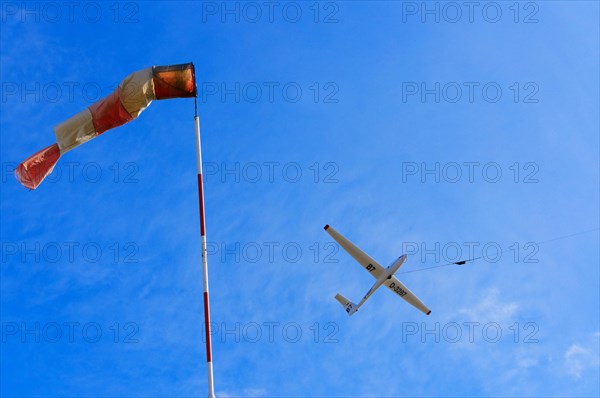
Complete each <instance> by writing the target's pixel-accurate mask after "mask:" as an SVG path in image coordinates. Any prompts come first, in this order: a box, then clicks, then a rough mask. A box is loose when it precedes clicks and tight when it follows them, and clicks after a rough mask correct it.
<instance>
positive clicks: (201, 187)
mask: <svg viewBox="0 0 600 398" xmlns="http://www.w3.org/2000/svg"><path fill="white" fill-rule="evenodd" d="M194 127H195V129H196V161H197V166H198V204H199V207H200V239H201V241H202V281H203V286H204V329H205V331H206V365H207V370H208V398H214V396H215V387H214V379H213V365H212V342H211V334H210V304H209V299H208V258H207V253H206V222H205V219H204V184H203V182H202V146H201V143H200V119H199V118H198V110H197V109H196V110H195V115H194Z"/></svg>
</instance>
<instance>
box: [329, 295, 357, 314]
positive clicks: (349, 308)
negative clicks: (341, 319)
mask: <svg viewBox="0 0 600 398" xmlns="http://www.w3.org/2000/svg"><path fill="white" fill-rule="evenodd" d="M335 299H336V300H337V301H338V302H339V303H340V304H341V305H342V307H344V309H345V310H346V313H347V314H348V316H351V315H352V314H354V313H355V312H356V311H358V306H357V305H356V304H354V303H353V302H352V301H350V300H348V299H347V298H346V297H344V296H342V295H341V294H336V295H335Z"/></svg>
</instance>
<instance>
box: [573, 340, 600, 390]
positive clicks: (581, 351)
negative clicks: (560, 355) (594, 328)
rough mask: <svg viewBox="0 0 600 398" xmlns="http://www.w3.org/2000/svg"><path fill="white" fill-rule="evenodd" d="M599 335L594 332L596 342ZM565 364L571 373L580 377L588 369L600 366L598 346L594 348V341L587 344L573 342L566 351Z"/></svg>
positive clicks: (577, 377)
mask: <svg viewBox="0 0 600 398" xmlns="http://www.w3.org/2000/svg"><path fill="white" fill-rule="evenodd" d="M599 336H600V333H594V337H595V342H596V344H597V343H598V337H599ZM565 365H566V367H565V369H566V370H567V373H568V374H569V375H571V376H573V377H575V378H576V379H580V378H581V376H582V375H583V373H584V372H585V371H586V370H588V369H593V368H598V367H599V366H600V358H599V357H598V347H595V348H594V347H593V344H592V343H590V344H587V345H582V344H572V345H571V346H570V347H569V349H568V350H567V351H566V352H565Z"/></svg>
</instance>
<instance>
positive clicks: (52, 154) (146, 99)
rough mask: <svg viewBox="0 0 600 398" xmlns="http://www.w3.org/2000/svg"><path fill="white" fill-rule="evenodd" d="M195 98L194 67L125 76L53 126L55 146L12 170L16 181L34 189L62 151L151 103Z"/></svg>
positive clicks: (156, 69) (127, 119) (155, 69)
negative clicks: (79, 110)
mask: <svg viewBox="0 0 600 398" xmlns="http://www.w3.org/2000/svg"><path fill="white" fill-rule="evenodd" d="M195 96H196V81H195V76H194V64H192V63H188V64H180V65H170V66H153V67H151V68H146V69H142V70H140V71H137V72H135V73H132V74H131V75H129V76H127V77H126V78H125V79H124V80H123V81H122V82H121V83H120V84H119V87H117V89H116V90H115V91H113V92H112V93H111V94H109V95H108V96H107V97H105V98H103V99H101V100H99V101H97V102H95V103H94V104H92V105H90V106H89V107H87V108H86V109H84V110H83V111H81V112H79V113H78V114H76V115H75V116H73V117H71V118H69V119H67V120H65V121H64V122H62V123H60V124H59V125H57V126H55V127H54V134H55V135H56V144H54V145H51V146H49V147H47V148H44V149H42V150H41V151H39V152H36V153H35V154H33V155H32V156H30V157H29V158H27V159H26V160H24V161H23V162H22V163H21V164H20V165H19V166H18V167H17V169H16V170H15V176H16V177H17V180H19V182H20V183H21V184H23V185H24V186H25V187H27V188H29V189H35V188H37V186H38V185H40V183H41V182H42V181H43V180H44V178H46V176H48V174H50V173H51V172H52V169H54V166H55V165H56V162H58V159H59V158H60V157H61V155H63V154H64V153H65V152H67V151H70V150H71V149H73V148H76V147H77V146H79V145H81V144H83V143H85V142H87V141H89V140H91V139H92V138H94V137H96V136H98V135H100V134H102V133H104V132H105V131H107V130H110V129H112V128H115V127H118V126H121V125H123V124H125V123H127V122H130V121H132V120H133V119H135V118H137V117H138V116H139V115H140V113H142V111H143V110H144V109H146V108H147V107H148V105H150V103H151V102H152V101H153V100H162V99H170V98H188V97H195Z"/></svg>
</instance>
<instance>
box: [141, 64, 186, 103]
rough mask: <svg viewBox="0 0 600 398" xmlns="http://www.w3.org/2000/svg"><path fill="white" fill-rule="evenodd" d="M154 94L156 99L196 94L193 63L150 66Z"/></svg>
mask: <svg viewBox="0 0 600 398" xmlns="http://www.w3.org/2000/svg"><path fill="white" fill-rule="evenodd" d="M152 80H153V81H154V95H155V96H156V99H157V100H162V99H169V98H189V97H195V96H196V78H195V72H194V64H192V63H189V64H180V65H169V66H155V67H154V68H152Z"/></svg>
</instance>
